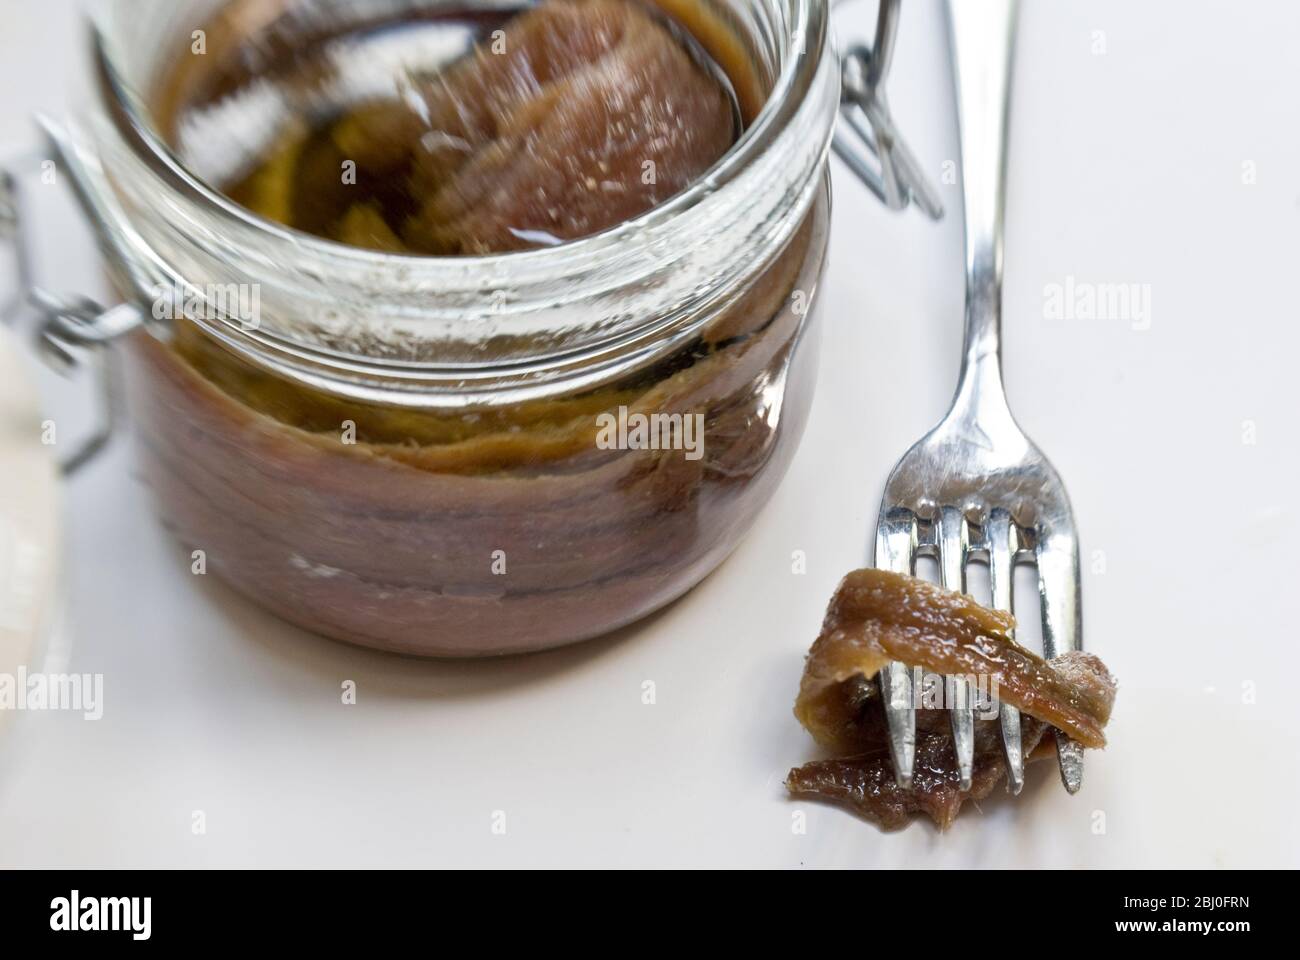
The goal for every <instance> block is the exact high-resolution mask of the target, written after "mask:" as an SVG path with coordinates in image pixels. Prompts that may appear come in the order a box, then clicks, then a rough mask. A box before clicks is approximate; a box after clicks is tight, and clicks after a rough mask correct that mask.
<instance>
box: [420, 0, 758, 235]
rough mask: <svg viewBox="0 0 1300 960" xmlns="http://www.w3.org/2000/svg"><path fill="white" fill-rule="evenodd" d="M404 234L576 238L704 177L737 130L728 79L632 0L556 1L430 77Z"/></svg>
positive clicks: (641, 210)
mask: <svg viewBox="0 0 1300 960" xmlns="http://www.w3.org/2000/svg"><path fill="white" fill-rule="evenodd" d="M423 96H424V101H425V104H426V105H427V129H428V132H427V133H425V134H424V136H423V137H422V138H421V140H420V144H421V146H420V149H419V150H418V151H417V155H416V157H415V173H414V175H413V188H412V191H411V192H412V193H413V194H414V195H415V196H417V197H423V198H424V200H423V203H422V206H421V208H420V210H419V212H418V213H417V214H416V215H415V216H414V217H412V218H411V220H410V221H409V222H408V223H407V225H406V227H405V230H404V233H405V236H406V239H407V241H408V243H410V244H411V245H412V246H414V247H416V248H418V249H421V250H426V251H430V252H436V253H444V254H454V253H488V252H500V251H506V250H516V249H524V248H528V247H533V246H537V245H539V243H541V244H544V243H547V242H554V241H560V240H569V239H575V238H578V237H582V236H587V235H589V234H592V233H596V232H599V231H601V230H604V229H606V228H608V227H612V226H614V225H616V224H619V223H622V222H624V221H626V220H630V219H632V218H634V217H636V216H638V215H639V214H641V213H644V212H645V211H647V210H649V209H651V208H652V207H654V206H656V205H658V204H659V203H661V202H662V201H664V200H666V199H668V198H669V197H671V196H673V195H674V194H676V193H679V192H680V191H681V190H683V189H685V188H686V187H687V186H688V185H689V184H690V183H692V182H693V181H694V180H696V179H698V178H699V177H700V176H701V175H702V174H703V173H704V172H705V171H706V170H707V169H708V168H709V167H710V166H712V165H713V163H714V162H715V161H716V160H718V158H720V157H721V156H722V155H723V154H724V153H725V152H726V151H727V149H728V148H729V147H730V146H731V144H732V142H733V141H734V140H735V137H736V135H737V129H736V127H737V123H736V119H735V115H734V114H735V110H734V107H733V104H732V100H731V98H730V96H729V94H728V92H727V90H726V89H725V87H724V85H723V82H722V81H721V80H720V79H719V78H718V77H717V76H715V75H714V74H713V73H712V72H711V71H710V70H709V69H708V68H706V67H705V66H704V65H703V64H702V63H700V62H697V61H696V59H694V58H693V57H692V56H691V54H690V53H689V52H688V51H687V49H686V47H684V46H683V44H682V42H681V41H680V40H679V39H678V38H677V37H675V36H673V34H672V33H671V32H670V31H669V29H668V28H667V27H666V26H665V25H664V24H663V23H662V22H660V21H659V20H658V19H656V18H654V17H652V16H651V15H650V14H649V13H648V12H646V11H645V10H644V9H642V8H641V7H639V6H637V5H636V4H634V3H631V2H627V0H550V2H548V3H545V4H542V5H541V6H539V7H537V8H535V9H533V10H531V11H529V12H527V13H524V14H522V15H520V16H519V17H517V18H515V19H513V20H511V21H510V22H509V23H508V24H507V25H506V27H505V30H504V31H503V34H502V35H501V36H500V37H499V38H498V39H497V41H496V42H495V43H494V44H489V45H487V46H485V47H483V48H480V49H479V50H477V51H476V52H475V53H474V54H472V55H471V56H470V57H468V58H466V59H465V60H463V61H461V62H460V63H458V64H456V65H455V66H453V67H451V68H450V69H448V70H446V71H445V72H443V73H442V74H440V75H438V76H437V77H434V78H432V79H430V80H429V81H428V83H427V86H426V87H425V89H424V91H423Z"/></svg>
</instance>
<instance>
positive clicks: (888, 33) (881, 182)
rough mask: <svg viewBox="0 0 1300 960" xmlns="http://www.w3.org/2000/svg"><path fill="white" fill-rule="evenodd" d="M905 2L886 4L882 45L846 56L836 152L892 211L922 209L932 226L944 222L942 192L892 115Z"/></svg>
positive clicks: (883, 0)
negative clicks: (890, 88)
mask: <svg viewBox="0 0 1300 960" xmlns="http://www.w3.org/2000/svg"><path fill="white" fill-rule="evenodd" d="M900 6H901V0H880V12H879V13H878V14H877V16H876V39H875V41H874V43H873V44H872V45H871V46H869V47H868V46H866V45H865V44H854V45H853V46H851V47H849V48H848V49H847V50H846V51H845V52H844V53H842V54H841V55H840V69H841V72H842V77H841V94H840V117H841V118H842V119H843V121H844V122H843V123H842V124H840V125H839V127H837V129H836V130H835V139H834V140H833V141H832V143H831V146H832V147H833V148H834V150H835V155H836V156H838V157H839V158H840V159H841V160H843V161H844V163H845V164H847V165H848V167H849V169H851V170H852V171H853V172H854V173H855V174H856V175H857V177H858V179H859V180H861V181H862V182H863V183H865V184H866V185H867V187H868V188H869V189H870V190H871V192H872V193H874V194H875V195H876V196H877V197H879V198H880V200H881V202H882V203H884V205H885V206H886V207H888V208H889V209H890V210H902V209H904V208H905V207H907V206H909V205H911V204H916V206H918V207H920V208H921V210H923V211H924V212H925V213H926V214H927V215H928V216H929V217H930V218H931V219H932V220H938V219H940V218H941V217H942V216H943V204H942V203H941V202H940V200H939V194H938V191H937V190H936V189H935V187H934V185H933V184H932V183H931V182H930V180H929V178H928V177H926V175H925V173H924V172H923V171H922V169H921V165H920V164H919V163H917V160H916V157H915V156H914V155H913V154H912V151H911V150H909V149H908V148H907V144H906V143H904V142H903V138H902V136H901V135H900V134H899V132H898V128H897V126H895V124H894V118H893V117H892V116H891V115H890V113H889V102H888V101H887V100H886V98H885V77H886V75H887V74H888V73H889V64H890V60H891V59H892V57H893V52H894V37H895V35H896V34H897V32H898V17H899V10H900Z"/></svg>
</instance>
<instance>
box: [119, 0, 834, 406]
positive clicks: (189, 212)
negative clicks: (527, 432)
mask: <svg viewBox="0 0 1300 960" xmlns="http://www.w3.org/2000/svg"><path fill="white" fill-rule="evenodd" d="M767 2H768V3H769V4H770V5H771V9H772V10H773V12H774V14H775V15H777V16H779V17H780V20H778V24H779V26H780V27H781V28H782V29H781V31H780V36H779V38H778V44H777V46H776V47H775V48H774V53H775V54H776V55H777V56H778V57H779V59H778V61H777V64H778V65H779V71H778V72H777V75H776V79H775V82H774V84H773V87H772V89H771V91H770V92H769V93H768V95H767V97H766V99H765V101H764V103H763V105H762V107H761V108H760V110H759V113H758V114H757V116H756V117H755V120H754V122H753V123H752V124H750V125H749V127H748V129H747V130H746V131H745V132H744V133H743V134H742V136H741V138H740V139H739V140H738V141H737V143H736V144H735V145H734V146H733V147H732V148H731V149H730V150H729V151H728V152H727V153H726V154H725V155H724V156H723V157H722V158H721V159H720V160H719V161H718V162H717V163H716V164H715V165H714V166H713V167H711V168H710V169H709V171H708V172H707V173H706V174H705V175H704V176H703V177H701V178H700V179H699V180H697V181H696V182H695V183H693V184H692V185H691V186H689V187H688V188H687V189H686V190H684V191H682V192H681V193H679V194H677V195H676V196H675V197H672V198H670V199H669V200H667V201H665V202H664V203H662V204H660V205H658V206H656V207H654V208H652V209H651V210H649V211H647V212H646V213H644V214H642V215H641V216H639V217H636V218H634V219H632V220H629V221H626V222H624V223H622V224H619V225H617V226H615V227H613V228H611V229H609V230H605V231H602V232H600V233H597V234H594V235H592V236H589V237H583V238H580V239H576V240H572V241H568V242H565V243H563V244H559V245H556V246H553V247H544V248H540V249H535V250H526V251H515V252H510V253H497V254H488V255H472V256H454V257H448V256H422V255H410V254H392V253H387V252H383V251H374V250H367V249H364V248H360V247H352V246H348V245H345V244H341V243H337V242H335V241H331V240H328V239H325V238H321V237H316V236H313V235H310V234H306V233H303V232H301V231H297V230H293V229H291V228H289V227H286V226H284V225H282V224H278V223H275V222H273V221H270V220H267V219H265V218H263V217H261V216H259V215H257V214H255V213H253V212H252V211H250V210H248V209H246V208H244V207H242V206H240V205H239V204H237V203H236V202H235V201H233V200H231V199H230V198H229V197H227V196H225V195H224V194H222V193H221V192H220V191H218V190H216V189H215V188H214V187H213V186H211V185H209V184H208V183H207V182H205V181H204V180H203V179H202V178H200V177H198V176H197V175H196V174H195V173H194V172H193V171H191V170H190V169H189V168H188V166H187V165H186V164H185V163H184V162H183V161H182V160H181V158H180V157H179V156H178V155H177V154H176V153H175V151H174V150H173V149H172V148H171V146H170V145H169V144H167V143H166V142H165V140H164V139H163V138H162V137H161V136H160V135H159V133H158V132H157V130H156V127H155V125H154V124H153V122H152V121H151V120H150V119H149V114H148V110H147V108H146V106H145V103H144V101H143V98H142V97H141V96H140V95H139V94H138V93H137V92H136V91H135V89H134V88H133V87H132V86H131V85H130V84H129V83H128V82H127V81H126V80H125V79H124V78H123V75H122V73H121V71H120V70H119V69H118V67H117V65H116V64H115V63H114V60H113V55H112V44H111V42H110V40H109V39H108V38H107V37H106V36H105V33H104V29H103V27H102V25H101V24H99V23H96V24H95V27H94V49H95V58H96V63H97V70H98V73H99V80H100V86H101V90H102V93H101V95H102V96H103V97H104V99H105V101H106V106H107V108H108V113H109V123H108V128H109V129H108V132H109V133H110V134H111V135H112V139H113V140H115V141H118V142H119V143H120V145H121V146H124V147H125V151H124V155H125V159H126V160H127V161H129V162H130V163H132V164H133V165H135V166H137V167H140V168H142V169H143V170H144V171H146V172H147V174H149V175H150V178H151V182H152V181H160V182H161V184H162V186H163V188H164V192H165V191H171V193H170V194H169V195H168V196H166V197H159V196H157V195H156V194H157V193H158V191H151V190H140V191H138V193H139V199H140V200H141V202H142V203H144V204H154V205H155V206H156V207H157V209H158V211H159V212H163V211H164V208H165V216H167V217H170V218H172V219H173V220H174V221H175V220H176V219H177V218H179V219H180V220H182V221H183V223H182V224H181V225H180V226H179V227H178V225H177V223H176V222H173V223H172V224H170V225H169V227H170V231H169V232H170V233H171V234H172V235H176V234H186V233H190V234H192V235H196V236H207V237H212V236H218V235H219V236H221V237H222V238H223V242H222V243H221V247H222V254H223V256H225V257H226V258H227V262H223V264H222V266H223V267H226V268H229V270H230V274H231V275H241V276H242V275H245V274H246V275H248V276H250V277H254V276H265V277H267V278H268V280H269V281H270V282H274V283H276V284H280V283H281V282H282V281H283V282H284V283H285V284H290V285H291V284H292V283H294V282H296V281H295V280H294V278H295V277H296V276H297V275H298V274H310V276H311V280H312V282H313V283H314V284H315V286H314V287H312V288H311V289H308V288H307V287H306V286H303V287H302V288H300V289H293V290H292V292H291V294H290V291H289V287H287V286H286V288H285V290H286V296H290V295H291V296H292V297H295V298H297V300H298V302H307V301H309V300H311V298H312V296H313V295H315V296H316V297H317V298H318V299H322V297H323V291H324V286H323V285H324V284H325V282H326V280H327V281H328V284H329V290H328V293H329V295H330V297H331V298H332V300H333V301H336V302H337V303H338V304H339V307H338V309H337V310H335V311H334V312H335V313H347V312H348V310H352V311H353V312H355V311H356V309H357V305H362V304H363V305H364V309H365V310H366V311H368V312H369V313H370V314H372V315H378V316H379V317H380V318H381V319H382V320H384V321H390V320H392V318H393V317H399V318H400V319H401V320H402V321H403V322H405V323H406V327H405V328H404V329H405V337H406V340H403V341H402V342H403V344H405V343H406V342H407V341H409V340H410V339H411V338H415V339H420V338H426V339H427V340H428V341H429V342H430V343H433V344H438V345H441V344H444V343H446V342H447V341H448V340H463V341H465V342H471V341H473V340H474V339H475V338H476V337H477V338H481V339H487V338H488V337H490V336H493V335H496V336H501V335H505V336H508V337H529V336H535V337H537V338H538V340H539V342H540V341H543V340H545V339H546V337H547V336H548V335H550V334H553V333H554V332H555V330H556V329H557V323H556V320H555V318H556V317H557V316H560V315H565V316H568V315H570V314H573V313H575V312H578V311H577V309H576V308H580V307H584V306H589V305H590V304H592V303H597V302H600V303H603V304H608V303H609V302H610V301H611V299H612V298H613V296H614V295H615V294H618V293H621V292H623V291H627V290H637V289H638V288H639V287H646V288H649V287H652V286H654V287H656V288H658V289H659V300H657V301H644V300H643V302H641V303H640V304H639V305H638V306H639V308H640V309H638V308H629V309H625V310H622V311H621V312H618V313H616V314H614V315H612V316H604V315H602V316H601V317H599V318H598V319H597V320H596V321H595V322H593V323H591V324H590V325H589V328H588V327H583V328H581V330H580V331H579V335H577V336H575V337H571V338H567V339H566V338H564V337H556V338H555V341H556V342H555V343H554V344H553V345H552V346H551V347H548V348H539V351H540V352H537V353H535V354H532V355H529V356H527V357H510V358H508V360H507V362H505V363H504V364H503V363H502V362H501V360H500V359H499V358H490V359H483V358H482V356H479V357H477V358H475V357H472V356H466V357H463V358H454V359H447V358H446V356H444V355H440V354H438V353H437V352H436V351H431V354H432V355H431V356H428V357H425V356H419V355H415V356H413V357H410V358H406V359H403V358H402V357H401V356H395V355H391V354H389V355H384V354H385V351H386V350H387V347H386V346H385V345H384V344H383V343H382V337H379V338H376V337H375V336H373V335H371V334H370V332H369V331H368V330H367V331H366V334H367V336H368V340H367V343H366V345H365V349H360V350H359V349H357V348H356V347H354V346H353V345H352V344H351V343H344V344H342V345H340V344H339V343H336V342H333V341H329V340H327V339H324V338H321V337H319V336H318V331H317V330H316V329H315V328H313V326H312V321H310V320H308V321H303V323H302V324H301V325H300V328H295V329H294V330H293V331H291V332H286V331H285V330H283V329H274V330H271V329H262V330H259V331H249V330H246V329H244V330H241V329H239V328H238V326H237V325H234V324H231V323H207V322H204V323H202V324H201V325H202V326H204V327H205V329H207V330H208V331H209V332H210V333H212V334H213V335H214V336H216V337H217V338H218V339H220V340H221V341H223V342H224V343H226V345H227V346H230V347H232V348H234V349H236V350H237V351H238V352H240V353H241V354H243V355H244V356H245V357H246V358H248V359H250V360H252V361H253V362H255V363H257V364H259V365H261V366H263V367H267V368H270V369H272V370H275V371H277V372H286V371H284V370H283V369H282V368H283V367H288V368H290V370H291V371H292V372H294V373H296V375H298V376H300V377H301V376H303V373H304V370H306V372H307V373H308V374H311V375H315V376H317V377H318V378H320V379H319V381H318V382H317V383H316V385H317V386H319V387H321V388H322V389H328V390H336V389H337V388H338V384H337V383H335V382H334V381H335V379H336V378H337V377H343V378H345V379H347V378H354V379H362V380H367V381H368V382H370V383H375V382H384V383H386V384H388V385H391V383H392V382H393V379H394V371H395V370H396V371H397V373H396V374H395V377H396V381H397V382H398V385H399V387H401V388H403V389H408V390H417V391H419V390H424V389H428V388H429V387H430V385H433V384H435V383H437V382H438V381H443V382H446V383H448V384H457V385H460V386H463V385H464V384H465V383H466V381H467V379H473V378H479V377H481V378H482V379H483V380H484V381H488V380H492V379H494V378H497V377H499V375H500V374H501V372H502V368H503V367H508V368H510V374H509V375H510V376H511V377H513V378H515V380H516V381H518V380H526V379H535V378H536V377H538V376H539V375H541V374H542V373H543V372H544V371H545V370H546V369H552V368H555V369H561V368H562V369H563V370H567V371H569V372H570V373H571V372H572V371H574V370H576V369H579V368H581V367H582V366H584V364H586V363H587V362H588V361H589V360H590V358H591V356H593V355H599V356H601V357H604V358H610V357H615V356H624V355H630V354H632V353H635V352H637V351H641V353H644V352H645V350H647V349H648V348H650V347H651V346H653V345H656V344H657V345H659V346H662V345H663V344H665V343H667V342H668V340H669V338H670V337H680V336H683V335H684V334H685V333H686V328H687V327H688V326H690V325H691V324H692V323H694V325H695V327H696V328H697V329H698V327H699V326H700V325H702V324H703V323H704V322H705V321H706V320H707V316H706V315H705V313H706V311H704V310H702V309H701V308H700V304H701V303H703V302H705V300H706V299H707V298H708V297H714V298H716V296H717V291H718V289H719V288H721V287H722V286H723V285H724V284H725V283H726V282H733V281H734V280H735V277H736V276H737V275H739V273H740V272H741V271H742V269H745V268H747V269H749V270H751V271H752V270H753V269H755V268H756V267H755V264H754V263H753V262H752V261H755V260H758V261H759V262H758V264H757V266H761V265H762V262H764V261H763V260H762V259H761V257H760V256H759V254H761V256H762V257H769V256H771V255H772V254H773V252H774V251H775V249H776V247H777V246H778V245H779V244H780V243H781V242H782V241H783V240H784V239H785V238H786V237H788V236H790V235H791V234H792V233H793V231H794V229H795V227H796V226H797V220H798V219H800V217H798V216H794V214H801V213H802V210H803V209H806V208H807V206H808V205H809V204H811V202H812V196H813V194H814V192H815V189H816V183H817V181H818V177H817V174H818V173H819V172H820V170H821V169H824V162H825V156H826V153H827V151H828V149H829V140H830V131H831V127H832V125H833V120H834V105H836V104H838V80H839V71H838V69H831V68H832V66H833V64H832V63H830V62H829V61H830V60H833V59H834V58H833V55H832V56H831V57H830V58H829V59H828V56H827V54H828V51H829V7H830V0H767ZM796 121H798V122H799V123H802V124H803V127H802V128H801V129H800V130H792V129H791V127H792V126H796V125H797V124H796ZM783 135H784V136H783ZM791 140H797V141H799V142H798V143H795V144H793V145H792V144H791V143H790V141H791ZM782 144H784V146H779V145H782ZM778 146H779V150H778V149H774V148H777V147H778ZM781 151H784V152H785V153H789V154H790V155H789V156H785V155H782V156H780V157H776V156H773V154H775V153H777V152H781ZM796 154H797V156H796ZM787 168H788V170H792V171H793V173H789V172H788V170H787ZM785 176H794V177H796V178H801V179H797V180H796V182H794V183H792V184H790V185H785V184H782V185H781V186H780V187H779V192H780V195H779V196H778V197H776V198H775V199H772V198H765V199H764V198H757V197H755V196H751V194H754V193H756V192H757V191H756V190H752V189H749V187H753V186H763V185H766V184H767V183H768V182H775V180H776V179H777V178H778V177H785ZM745 183H748V184H749V187H746V186H744V184H745ZM729 187H732V188H734V189H728V188H729ZM710 229H713V230H714V231H715V233H716V232H717V231H722V232H723V233H725V234H726V235H727V237H728V239H729V240H731V241H732V243H730V244H728V245H725V246H727V247H729V248H730V247H736V248H739V247H740V246H741V244H742V243H743V242H752V243H756V244H759V245H762V246H763V247H764V248H765V249H763V250H758V251H742V250H738V249H725V250H720V251H713V250H708V247H709V246H710V244H711V245H712V246H713V247H720V246H724V245H720V244H718V243H717V242H716V241H717V236H715V235H710V234H709V230H710ZM733 234H734V240H733ZM754 237H757V238H758V239H757V240H753V239H752V238H754ZM742 238H745V239H743V240H742ZM144 239H145V240H146V241H147V240H148V237H145V238H144ZM245 250H255V251H256V253H249V254H245V253H244V252H242V251H245ZM701 250H707V251H708V255H707V256H702V257H700V258H698V259H702V260H706V261H708V263H699V264H695V266H698V267H699V269H698V270H696V271H695V273H694V275H693V276H691V277H686V276H685V271H679V272H681V273H682V274H683V276H681V277H675V278H673V279H672V280H671V281H665V280H664V279H663V278H664V276H665V275H668V274H671V273H673V272H674V271H675V268H676V267H677V266H679V264H680V263H682V262H684V260H685V258H686V257H687V252H685V251H693V252H696V253H698V252H699V251H701ZM746 254H748V255H747V256H745V255H746ZM162 259H164V260H165V259H166V258H165V257H164V258H162ZM741 261H747V262H741ZM710 265H711V266H710ZM719 265H721V267H722V268H725V269H718V267H719ZM259 271H260V272H259ZM198 272H201V271H198ZM728 272H730V276H726V275H725V274H727V273H728ZM286 278H287V279H286ZM376 284H378V285H379V289H377V290H376V289H375V286H376ZM666 286H671V287H672V289H671V291H669V292H668V293H665V292H664V289H663V288H664V287H666ZM395 287H397V288H400V290H395V289H394V288H395ZM502 287H508V288H509V291H510V296H509V297H508V298H506V299H507V302H506V303H505V304H504V306H501V305H494V308H493V310H492V311H491V320H492V321H493V322H492V324H491V325H490V326H489V325H484V324H482V323H481V322H480V320H481V318H482V316H483V302H484V300H485V299H486V298H487V297H489V296H490V295H492V294H495V293H497V292H499V291H500V290H501V288H502ZM697 288H698V289H697ZM705 288H709V289H705ZM430 294H436V296H430ZM647 302H652V303H653V304H654V306H655V307H658V306H659V305H661V304H666V306H665V309H664V310H663V311H661V312H658V313H656V310H655V309H650V310H647V309H644V308H645V307H646V303H647ZM539 305H541V308H540V309H539ZM497 306H501V309H500V310H497V309H496V307H497ZM475 308H477V310H478V314H477V315H476V318H475V320H474V322H468V321H467V320H466V317H465V314H466V313H467V312H473V310H474V309H475ZM349 323H350V324H351V325H352V326H356V325H357V324H356V323H355V317H352V316H350V317H349ZM548 324H549V325H548ZM376 326H379V324H378V323H376ZM389 326H391V324H388V323H387V322H385V324H383V327H384V330H385V331H387V329H388V327H389ZM484 330H490V331H492V332H491V333H488V332H483V331H484ZM304 331H305V332H304ZM565 333H568V329H567V327H566V329H565ZM439 336H441V337H443V338H444V339H439ZM400 339H401V338H400V337H398V336H396V335H395V336H394V340H400ZM377 340H378V341H379V342H380V347H379V348H378V350H377V351H376V347H375V344H376V342H377ZM377 353H378V355H377ZM294 368H296V370H294ZM435 389H436V387H435ZM345 392H352V393H356V392H357V391H355V390H350V389H349V390H346V391H345ZM417 402H423V401H417Z"/></svg>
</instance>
